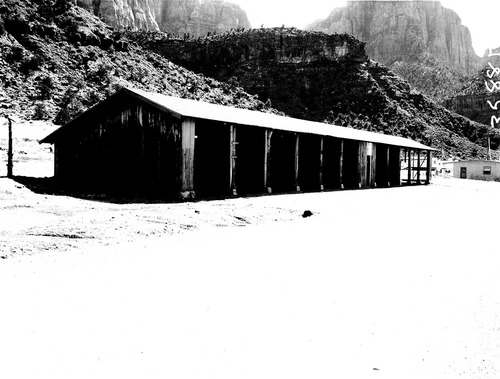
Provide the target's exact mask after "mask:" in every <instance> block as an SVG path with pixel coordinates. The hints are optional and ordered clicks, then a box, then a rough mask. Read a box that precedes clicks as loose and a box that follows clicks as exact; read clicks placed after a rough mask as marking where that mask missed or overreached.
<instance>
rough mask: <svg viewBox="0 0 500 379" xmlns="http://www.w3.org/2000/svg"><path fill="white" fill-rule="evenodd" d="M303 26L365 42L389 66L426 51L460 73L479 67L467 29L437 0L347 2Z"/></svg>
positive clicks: (478, 59)
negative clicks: (352, 36) (326, 15)
mask: <svg viewBox="0 0 500 379" xmlns="http://www.w3.org/2000/svg"><path fill="white" fill-rule="evenodd" d="M307 29H310V30H316V31H323V32H326V33H341V32H345V33H350V34H352V35H354V36H355V37H357V38H359V39H361V40H363V41H365V42H366V43H367V46H366V48H367V53H368V55H369V56H370V57H371V58H372V59H374V60H376V61H378V62H380V63H382V64H385V65H387V66H392V65H393V64H394V63H395V62H401V61H409V62H414V61H415V60H417V59H418V57H419V56H420V55H421V54H423V53H429V54H431V55H432V56H434V57H436V58H437V59H438V60H439V61H440V62H442V63H445V64H447V65H448V66H449V67H450V68H452V69H453V70H455V71H456V72H458V73H461V74H465V75H470V74H473V73H475V72H476V71H477V70H479V69H480V66H481V59H480V57H479V56H477V55H476V53H475V51H474V49H473V47H472V39H471V35H470V31H469V29H468V28H467V27H466V26H464V25H462V21H461V19H460V17H459V16H458V15H457V14H456V13H455V12H454V11H453V10H451V9H448V8H445V7H443V6H442V5H441V3H440V2H438V1H372V0H368V1H359V0H356V1H348V3H347V6H345V7H341V8H337V9H334V10H333V11H332V12H331V13H330V15H329V16H328V17H327V18H326V19H324V20H322V21H316V22H314V23H313V24H311V25H309V26H308V27H307Z"/></svg>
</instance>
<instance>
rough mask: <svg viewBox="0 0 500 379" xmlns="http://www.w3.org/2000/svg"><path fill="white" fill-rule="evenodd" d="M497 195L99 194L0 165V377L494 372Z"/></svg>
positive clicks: (464, 185) (458, 185)
mask: <svg viewBox="0 0 500 379" xmlns="http://www.w3.org/2000/svg"><path fill="white" fill-rule="evenodd" d="M33 127H34V126H33V125H23V126H22V127H19V135H21V133H20V131H21V129H22V128H26V132H27V133H28V134H29V129H30V128H33ZM45 127H46V128H50V125H49V126H47V125H45V126H43V125H42V128H45ZM21 138H27V141H24V142H25V144H26V146H32V147H33V148H41V149H42V150H41V153H40V154H41V155H35V156H38V157H49V156H50V154H49V153H50V152H49V151H47V150H46V149H47V147H38V146H36V145H32V142H33V141H32V140H31V139H30V138H28V137H21ZM1 141H2V140H1V139H0V142H1ZM1 146H3V145H1V144H0V147H1ZM18 146H22V144H21V142H19V143H18ZM0 153H2V152H1V151H0ZM44 154H45V155H44ZM27 155H28V156H32V155H31V154H27ZM23 164H24V166H23ZM38 164H39V166H38ZM33 165H37V169H36V170H35V169H34V166H33ZM16 167H17V170H20V171H21V170H25V172H23V173H22V175H37V174H39V173H44V172H49V174H48V175H50V167H51V166H50V161H47V160H46V159H45V158H40V159H34V160H33V162H31V163H30V162H29V160H28V159H25V160H24V163H23V161H19V162H18V163H17V165H16V166H15V170H16ZM44 170H45V171H44ZM35 172H36V174H35ZM15 173H17V174H19V175H21V174H20V173H19V171H17V172H16V171H15ZM41 175H42V176H43V174H41ZM499 194H500V184H498V183H484V182H476V181H467V180H454V179H436V180H435V181H434V184H433V185H431V186H421V187H410V188H393V189H384V190H382V189H380V190H363V191H342V192H340V191H339V192H327V193H315V194H298V195H282V196H262V197H254V198H240V199H228V200H221V201H213V202H196V203H186V204H111V203H105V202H96V201H89V200H82V199H77V198H72V197H63V196H49V195H41V194H35V193H33V192H31V191H30V190H29V189H28V188H25V187H24V186H22V185H21V184H19V183H17V182H14V181H12V180H9V179H6V178H0V256H1V257H2V258H3V259H0V286H1V287H0V288H2V291H1V292H0V304H1V306H0V377H2V378H33V377H38V378H124V377H126V378H129V377H130V378H138V377H141V378H167V377H172V378H238V379H240V378H459V377H463V378H498V376H499V375H500V357H499V356H498V351H499V345H500V320H499V318H500V295H498V292H499V290H500V275H498V273H499V270H500V269H499V259H498V257H497V254H498V250H499V249H498V238H497V236H498V226H497V219H498V214H499V211H500V209H499V208H500V203H499V202H498V195H499ZM304 210H310V211H312V213H313V216H312V217H308V218H302V217H301V215H302V213H303V211H304Z"/></svg>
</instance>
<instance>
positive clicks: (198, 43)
mask: <svg viewBox="0 0 500 379" xmlns="http://www.w3.org/2000/svg"><path fill="white" fill-rule="evenodd" d="M130 36H131V38H135V39H136V40H137V41H140V43H141V45H143V46H145V47H147V48H149V49H152V50H154V51H156V52H158V53H161V54H163V55H164V56H165V57H167V58H169V59H171V60H172V61H174V62H176V63H178V64H180V65H182V66H185V67H187V68H189V69H191V70H193V71H195V72H201V73H204V74H205V75H209V76H211V77H214V78H216V79H218V80H222V81H229V82H231V83H234V84H238V85H241V86H242V87H243V88H245V90H246V91H248V92H249V93H252V94H256V95H258V96H259V98H260V100H262V101H265V102H268V104H272V106H273V107H275V108H277V109H278V110H280V111H282V112H285V113H286V114H289V115H291V116H294V117H299V118H304V119H309V120H313V121H327V122H330V123H335V124H338V125H343V126H348V127H355V128H360V129H367V130H374V131H380V132H383V133H387V134H395V135H400V136H404V137H410V138H413V139H416V140H418V141H420V142H423V143H425V144H429V145H431V146H433V147H435V148H437V149H439V150H440V152H439V155H441V152H444V156H445V157H450V156H451V157H458V158H472V157H485V156H486V154H487V153H486V149H485V147H484V146H486V139H487V136H488V134H494V133H496V132H495V131H493V130H490V129H489V128H488V127H487V126H485V125H481V124H478V123H475V122H472V121H470V120H468V119H467V118H465V117H462V116H459V115H457V114H455V113H452V112H450V111H448V110H447V109H445V108H443V107H442V106H440V105H438V104H437V103H436V102H434V101H433V100H432V99H430V98H429V97H427V96H425V95H424V94H422V93H421V92H419V91H417V90H415V89H414V88H413V87H412V86H411V85H410V84H409V83H408V82H406V81H405V80H403V79H402V78H401V77H399V76H397V75H395V74H394V73H393V72H392V71H391V70H389V69H388V68H387V67H386V66H383V65H380V64H378V63H376V62H374V61H372V60H370V59H369V58H368V57H367V54H366V51H365V47H364V43H362V42H360V41H359V40H357V39H355V38H354V37H352V36H350V35H348V34H331V35H330V34H325V33H321V32H307V31H301V30H298V29H293V28H292V29H288V28H274V29H256V30H248V31H244V32H233V33H226V34H223V35H217V36H211V37H209V38H203V39H194V40H189V41H178V40H172V39H169V38H168V37H166V36H164V35H163V36H162V35H161V34H158V33H156V34H155V33H135V34H131V35H130ZM495 138H496V139H495ZM495 138H494V142H495V143H494V147H496V146H497V145H498V138H497V137H495ZM495 154H497V153H496V152H495Z"/></svg>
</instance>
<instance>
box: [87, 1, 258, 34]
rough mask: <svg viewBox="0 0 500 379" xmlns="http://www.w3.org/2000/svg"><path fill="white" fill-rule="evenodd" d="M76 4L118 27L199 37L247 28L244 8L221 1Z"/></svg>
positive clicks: (94, 2)
mask: <svg viewBox="0 0 500 379" xmlns="http://www.w3.org/2000/svg"><path fill="white" fill-rule="evenodd" d="M77 4H78V5H79V6H80V7H82V8H84V9H86V10H88V11H90V12H92V13H93V14H95V15H96V16H98V17H99V18H101V19H102V20H103V21H104V22H106V23H107V24H108V25H110V26H112V27H114V28H116V29H120V30H121V29H132V30H146V31H160V30H161V31H165V32H169V33H173V34H179V35H183V34H184V33H189V34H190V35H191V36H203V35H206V34H207V33H209V32H210V33H214V32H223V31H227V30H230V29H236V28H250V23H249V21H248V18H247V15H246V13H245V11H244V10H243V9H241V7H240V6H238V5H236V4H233V3H228V2H226V1H223V0H202V1H199V0H77Z"/></svg>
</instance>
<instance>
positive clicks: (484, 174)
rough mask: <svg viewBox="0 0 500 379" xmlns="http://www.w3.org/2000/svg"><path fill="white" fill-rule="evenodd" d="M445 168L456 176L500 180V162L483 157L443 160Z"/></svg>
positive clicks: (451, 174)
mask: <svg viewBox="0 0 500 379" xmlns="http://www.w3.org/2000/svg"><path fill="white" fill-rule="evenodd" d="M442 166H443V168H444V169H446V170H449V172H450V173H449V175H450V176H452V177H454V178H461V179H476V180H486V181H500V162H499V161H490V160H483V159H471V160H465V161H448V162H443V163H442Z"/></svg>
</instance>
